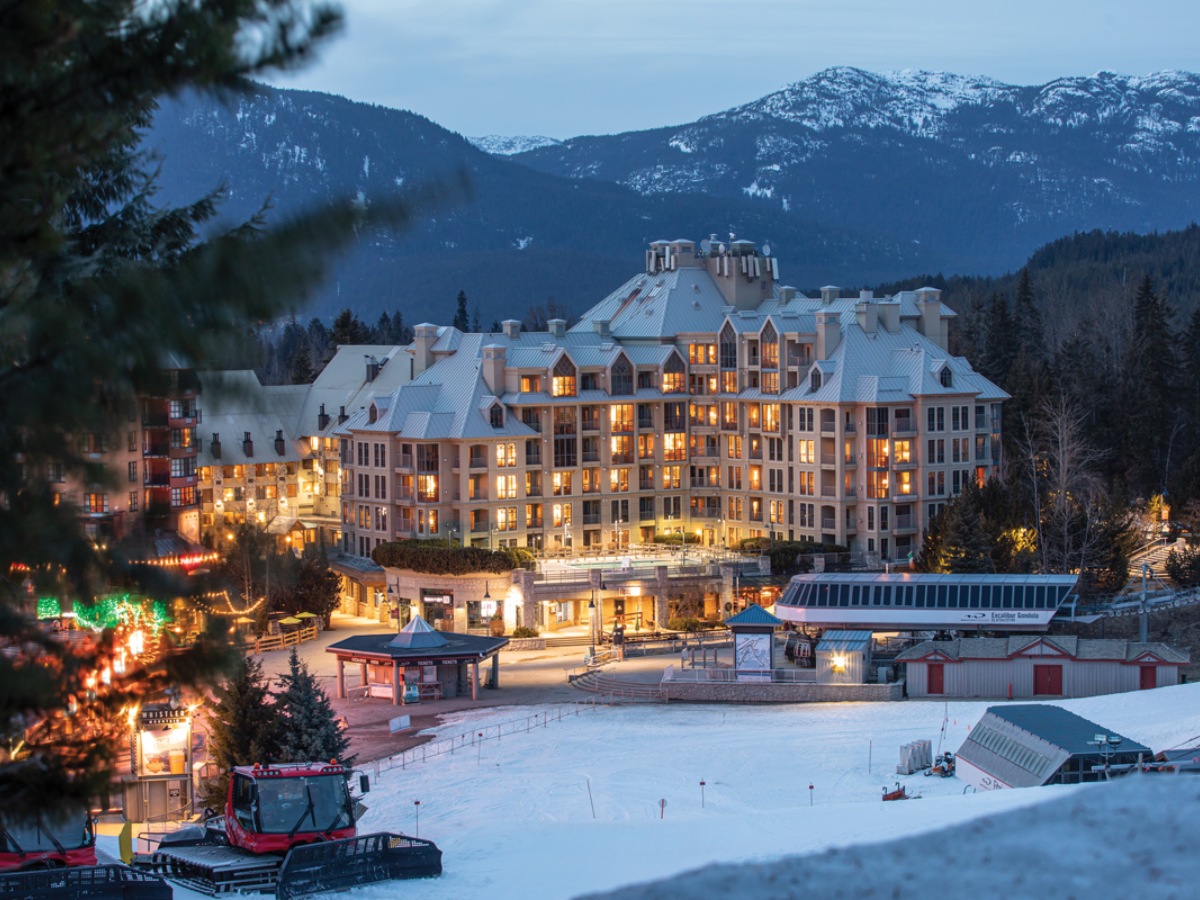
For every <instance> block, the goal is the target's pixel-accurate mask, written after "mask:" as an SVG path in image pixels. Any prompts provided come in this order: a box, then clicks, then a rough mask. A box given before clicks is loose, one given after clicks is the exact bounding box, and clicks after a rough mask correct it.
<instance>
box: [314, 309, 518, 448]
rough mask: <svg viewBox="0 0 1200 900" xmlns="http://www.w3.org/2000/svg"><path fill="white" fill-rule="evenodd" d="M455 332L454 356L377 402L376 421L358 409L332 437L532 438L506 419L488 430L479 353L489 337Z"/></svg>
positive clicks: (489, 396)
mask: <svg viewBox="0 0 1200 900" xmlns="http://www.w3.org/2000/svg"><path fill="white" fill-rule="evenodd" d="M456 333H457V334H458V335H459V337H458V338H456V339H455V341H456V343H457V346H458V350H457V352H455V353H454V354H452V355H449V356H446V357H444V358H443V359H440V360H438V361H437V363H436V364H434V365H432V366H430V367H429V368H428V369H426V370H425V371H424V372H422V373H421V374H420V375H419V376H417V377H416V378H414V379H413V380H412V381H411V382H409V383H408V384H404V385H401V386H400V387H398V388H396V390H395V391H394V392H392V393H391V394H390V395H387V396H385V397H381V398H378V400H377V402H376V404H375V406H376V418H375V421H373V422H372V421H371V416H370V409H369V408H365V409H361V410H358V411H356V412H355V413H354V414H353V415H351V416H350V418H349V420H348V421H346V422H345V423H344V424H343V425H341V426H340V427H339V428H337V429H336V432H335V433H338V434H350V433H353V432H368V433H370V432H375V433H380V434H397V435H399V436H401V437H407V438H412V439H414V440H445V439H459V440H461V439H479V440H485V439H491V438H497V439H498V438H506V437H527V436H530V435H533V434H535V433H536V432H534V431H533V429H531V428H530V427H529V426H527V425H525V424H524V423H522V422H521V421H520V419H519V418H518V417H516V416H505V417H504V424H503V426H502V427H500V428H493V427H492V424H491V421H490V418H489V416H488V413H487V410H488V409H489V407H490V401H491V399H492V398H493V397H494V396H495V395H494V394H493V393H492V392H491V390H490V389H489V388H488V386H487V383H486V382H485V381H484V378H483V360H482V355H481V353H482V348H483V346H484V345H485V344H490V343H493V338H494V335H483V334H462V333H461V332H457V331H456ZM440 340H441V339H440V338H439V342H440Z"/></svg>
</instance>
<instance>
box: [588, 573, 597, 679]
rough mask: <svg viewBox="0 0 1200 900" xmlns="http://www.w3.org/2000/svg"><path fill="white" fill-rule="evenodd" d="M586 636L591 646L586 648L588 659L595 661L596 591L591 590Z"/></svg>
mask: <svg viewBox="0 0 1200 900" xmlns="http://www.w3.org/2000/svg"><path fill="white" fill-rule="evenodd" d="M588 636H589V637H590V638H591V646H590V647H589V648H588V657H589V658H590V659H591V660H592V661H595V659H596V589H595V588H592V599H591V600H589V601H588Z"/></svg>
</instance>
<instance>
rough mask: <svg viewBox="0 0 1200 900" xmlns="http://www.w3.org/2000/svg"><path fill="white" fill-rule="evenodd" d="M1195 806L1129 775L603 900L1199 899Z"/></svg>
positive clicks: (1187, 796) (1199, 782)
mask: <svg viewBox="0 0 1200 900" xmlns="http://www.w3.org/2000/svg"><path fill="white" fill-rule="evenodd" d="M1197 801H1200V778H1196V777H1194V776H1191V775H1183V776H1165V775H1164V776H1147V777H1143V778H1127V779H1124V780H1123V781H1121V782H1117V783H1114V784H1107V785H1105V784H1100V785H1089V786H1087V787H1085V788H1081V789H1078V790H1076V791H1073V792H1072V794H1071V796H1069V797H1061V798H1060V799H1058V800H1055V801H1053V802H1050V803H1044V804H1040V805H1038V806H1034V807H1030V808H1027V809H1020V810H1015V811H1013V812H1009V813H1004V814H1003V815H996V816H989V817H987V818H984V819H978V820H976V821H974V822H971V823H969V824H966V825H960V826H957V827H954V828H947V829H945V830H943V831H938V832H935V833H933V834H927V835H922V836H920V837H918V838H911V837H905V838H901V839H899V840H894V841H891V842H889V843H886V844H879V845H869V846H862V847H850V848H847V849H843V850H831V851H829V852H826V853H822V854H820V855H817V856H809V857H800V858H792V859H783V860H777V861H775V862H771V863H760V864H757V865H717V866H710V867H708V868H705V869H701V870H699V871H697V872H691V873H688V874H685V875H680V876H677V877H675V878H672V879H669V880H666V881H660V882H657V883H655V884H647V885H638V886H634V887H630V888H625V889H623V890H618V891H613V892H611V893H608V894H604V895H602V896H604V897H605V898H610V900H688V898H693V897H694V898H709V897H755V898H762V900H809V898H811V897H814V896H816V897H821V898H829V900H837V898H856V900H857V898H861V897H889V898H894V900H902V898H928V897H946V896H953V897H971V898H974V900H982V898H993V897H995V898H1010V897H1063V898H1067V897H1122V896H1123V897H1140V898H1180V900H1183V898H1186V897H1194V896H1196V890H1197V887H1196V886H1197V884H1200V856H1198V855H1197V854H1196V853H1195V847H1194V844H1195V837H1194V836H1195V810H1196V804H1197ZM590 896H592V897H597V896H600V895H595V894H593V895H590Z"/></svg>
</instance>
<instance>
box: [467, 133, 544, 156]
mask: <svg viewBox="0 0 1200 900" xmlns="http://www.w3.org/2000/svg"><path fill="white" fill-rule="evenodd" d="M467 140H468V141H470V142H471V143H472V144H474V145H475V146H476V147H478V148H479V149H480V150H482V151H483V152H484V153H490V154H492V156H512V155H513V154H514V153H528V152H529V151H530V150H537V149H539V148H541V147H553V146H556V145H557V144H561V143H562V141H560V140H559V139H558V138H552V137H546V136H545V135H541V134H533V135H529V134H519V135H512V136H506V135H503V134H485V135H482V136H481V137H469V138H467Z"/></svg>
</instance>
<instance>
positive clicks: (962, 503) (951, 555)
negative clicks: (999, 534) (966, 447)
mask: <svg viewBox="0 0 1200 900" xmlns="http://www.w3.org/2000/svg"><path fill="white" fill-rule="evenodd" d="M940 530H941V550H942V565H943V566H944V567H945V570H946V571H949V572H967V573H971V572H994V571H995V570H996V565H995V561H994V560H993V559H992V549H993V547H994V546H995V543H996V539H995V535H994V534H992V533H991V530H990V527H989V523H988V522H987V520H986V518H985V516H984V512H983V507H982V504H981V500H980V491H979V488H978V487H976V486H975V484H974V482H970V483H968V484H967V487H966V489H965V490H964V491H963V492H962V493H961V494H959V495H958V496H957V497H955V498H954V499H953V500H952V501H951V502H950V503H948V504H947V505H946V511H945V513H944V514H943V516H942V521H941V529H940Z"/></svg>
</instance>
